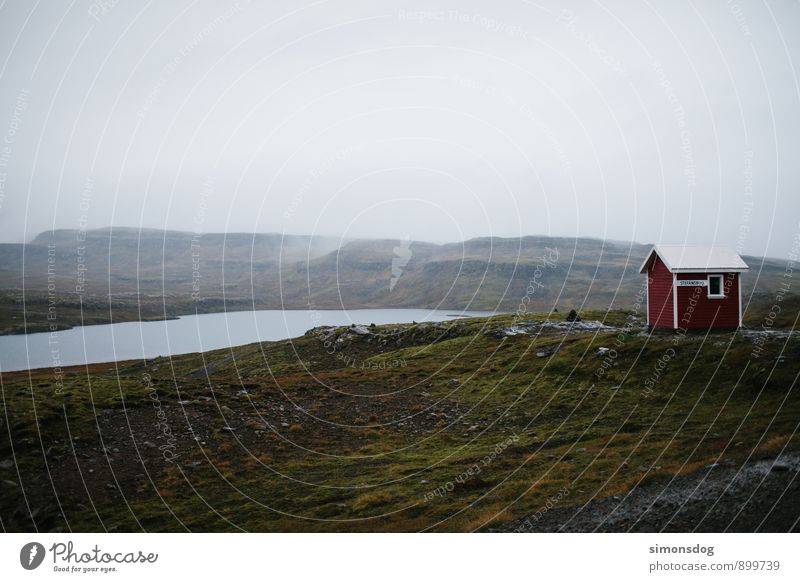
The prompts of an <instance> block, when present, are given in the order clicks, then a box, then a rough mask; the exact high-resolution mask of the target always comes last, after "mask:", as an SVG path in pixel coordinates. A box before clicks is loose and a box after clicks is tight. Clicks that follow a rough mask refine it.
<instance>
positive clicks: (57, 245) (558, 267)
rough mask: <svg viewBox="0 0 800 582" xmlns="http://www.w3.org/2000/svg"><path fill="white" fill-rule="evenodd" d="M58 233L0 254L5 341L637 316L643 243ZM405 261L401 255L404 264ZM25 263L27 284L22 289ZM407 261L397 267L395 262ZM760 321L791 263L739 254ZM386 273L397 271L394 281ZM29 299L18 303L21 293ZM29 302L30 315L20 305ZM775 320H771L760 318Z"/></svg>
mask: <svg viewBox="0 0 800 582" xmlns="http://www.w3.org/2000/svg"><path fill="white" fill-rule="evenodd" d="M83 238H84V236H83V234H81V233H78V232H76V231H55V232H53V233H46V234H42V235H40V236H38V237H37V238H36V239H35V240H34V241H32V242H31V243H30V244H27V245H0V332H2V333H19V332H23V331H24V330H25V329H26V327H25V325H24V324H23V322H24V321H25V320H26V319H27V329H28V330H41V329H47V328H48V325H49V323H50V322H49V321H48V320H47V317H46V316H47V313H48V306H49V305H50V304H51V302H52V301H54V302H55V305H56V307H57V319H56V320H55V324H56V325H57V326H58V327H61V328H63V327H69V326H73V325H79V324H80V323H81V322H83V323H107V322H110V321H130V320H136V319H150V318H164V317H174V316H177V315H182V314H187V313H195V312H196V311H198V312H201V313H203V312H211V311H224V310H241V309H254V308H255V309H280V308H286V309H306V308H307V307H308V305H309V304H311V305H313V306H314V307H315V308H317V309H355V308H376V307H429V308H434V307H439V308H443V309H463V308H467V309H474V310H495V309H496V310H500V311H515V310H516V309H517V308H518V307H519V305H520V303H521V302H522V301H525V302H526V309H528V310H541V311H549V310H550V309H552V308H554V307H555V308H559V309H561V310H569V309H570V308H573V307H578V308H597V309H609V308H617V309H632V308H633V307H634V303H635V302H636V296H637V293H639V292H640V290H641V288H642V285H643V279H642V276H641V275H639V273H638V267H639V265H640V264H641V262H642V260H643V259H644V256H645V255H646V253H647V252H648V250H649V248H650V247H649V245H641V244H636V243H620V242H613V241H602V240H597V239H568V238H555V237H542V236H529V237H523V238H514V239H502V238H479V239H472V240H469V241H465V242H463V243H453V244H444V245H436V244H431V243H423V242H416V241H411V242H403V241H398V240H352V241H343V243H342V244H341V246H340V241H338V240H336V239H331V238H325V237H303V236H286V237H281V236H280V235H275V234H259V235H252V234H228V235H222V234H207V235H202V236H194V235H192V234H191V233H183V232H173V231H156V230H143V231H139V230H136V229H114V230H113V231H109V230H108V229H105V230H95V231H88V232H87V233H85V239H86V240H81V239H83ZM401 255H402V256H401ZM23 256H24V273H25V276H24V281H23V276H22V274H23ZM399 259H403V260H399ZM746 259H747V261H748V263H749V264H750V265H751V268H752V271H751V273H749V274H748V275H747V276H746V277H745V279H744V293H745V302H746V303H749V300H750V295H751V293H753V292H754V291H755V293H756V297H755V299H756V300H755V302H754V304H753V308H752V309H751V310H750V313H749V315H750V317H751V318H753V317H754V318H755V319H759V318H761V317H762V312H763V310H764V309H765V308H769V307H770V306H771V305H772V304H773V302H774V296H775V294H776V292H777V290H778V289H779V284H780V282H781V281H782V279H781V278H782V277H783V275H784V272H785V268H786V265H784V264H782V263H781V262H779V261H776V260H772V259H760V258H755V257H747V258H746ZM393 265H394V267H395V272H393ZM23 287H24V289H25V292H24V293H23V291H22V289H23ZM23 303H24V304H25V311H24V313H23V311H22V305H23ZM768 312H769V311H768V310H767V312H766V313H768Z"/></svg>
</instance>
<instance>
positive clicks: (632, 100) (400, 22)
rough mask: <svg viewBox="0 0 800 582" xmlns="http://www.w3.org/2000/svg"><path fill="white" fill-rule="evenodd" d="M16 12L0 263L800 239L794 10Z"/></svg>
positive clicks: (10, 36)
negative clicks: (87, 253)
mask: <svg viewBox="0 0 800 582" xmlns="http://www.w3.org/2000/svg"><path fill="white" fill-rule="evenodd" d="M263 4H264V6H262V5H261V3H258V5H257V4H256V3H249V2H246V1H244V0H242V1H240V2H236V3H229V4H225V3H222V2H179V1H171V2H166V3H164V2H149V3H144V2H133V1H130V0H118V1H116V0H96V1H94V2H92V1H88V0H76V1H74V2H72V3H69V2H32V1H30V0H10V1H5V2H3V3H2V5H1V6H2V7H1V8H0V140H2V143H1V144H0V242H19V241H22V240H30V239H31V238H33V236H35V235H36V234H38V233H39V232H41V231H43V230H47V229H51V228H54V227H55V228H78V227H79V226H85V227H86V228H98V227H104V226H108V225H114V226H143V227H156V228H170V229H181V230H197V231H200V232H218V231H245V232H253V231H258V232H287V233H298V234H301V233H302V234H308V233H317V234H327V235H337V236H346V237H391V238H405V237H410V238H412V239H421V240H430V241H436V242H441V241H457V240H463V239H467V238H472V237H476V236H488V235H495V236H520V235H528V234H550V235H557V236H591V237H602V238H611V239H617V240H636V241H639V242H664V243H667V242H669V243H680V242H683V241H689V242H695V243H710V242H716V243H722V244H728V245H731V246H732V247H735V248H738V249H740V250H741V251H742V252H744V253H747V254H764V253H767V254H769V255H772V256H778V257H785V256H787V254H788V253H790V251H791V248H792V241H793V239H794V237H795V236H797V235H798V232H800V89H798V86H799V83H798V79H797V75H796V73H797V71H798V69H800V63H798V56H800V34H798V32H800V4H798V3H797V2H794V1H792V2H788V1H785V2H780V1H776V2H769V3H759V2H749V1H748V2H744V1H742V2H736V1H733V2H730V1H727V2H726V1H720V2H681V1H677V2H660V3H657V5H656V4H650V3H648V2H643V3H631V2H622V1H618V2H602V3H592V2H580V3H578V2H576V3H574V4H572V5H571V8H570V9H568V10H565V9H562V8H561V7H560V5H561V3H558V4H557V3H555V2H545V3H533V2H526V1H521V0H508V1H505V2H502V3H489V2H455V1H451V2H389V1H386V2H363V1H358V2H355V1H354V2H349V1H335V2H322V1H321V2H303V1H300V2H298V1H270V2H268V3H263Z"/></svg>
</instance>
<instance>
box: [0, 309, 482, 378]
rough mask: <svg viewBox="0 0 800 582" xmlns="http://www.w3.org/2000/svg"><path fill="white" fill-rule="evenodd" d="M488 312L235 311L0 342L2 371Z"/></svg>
mask: <svg viewBox="0 0 800 582" xmlns="http://www.w3.org/2000/svg"><path fill="white" fill-rule="evenodd" d="M461 315H468V316H470V315H488V314H487V313H485V312H477V311H468V312H461V311H458V310H455V311H432V310H429V309H353V310H348V311H280V310H265V311H237V312H230V313H207V314H202V315H185V316H182V317H180V318H179V319H172V320H169V321H145V322H138V321H136V322H129V323H114V324H111V325H87V326H85V327H76V328H73V329H68V330H64V331H57V332H55V333H52V334H51V333H32V334H28V335H7V336H0V371H3V372H11V371H14V370H27V369H35V368H49V367H54V366H75V365H79V364H93V363H98V362H111V361H114V360H133V359H144V358H155V357H156V356H167V355H176V354H187V353H191V352H202V351H206V350H215V349H219V348H226V347H231V346H240V345H244V344H249V343H253V342H257V341H272V340H281V339H286V338H290V337H297V336H301V335H303V334H304V333H305V332H306V331H308V330H309V329H311V328H312V327H316V326H318V325H350V324H351V323H355V324H370V323H376V324H382V323H410V322H412V321H417V322H422V321H445V320H450V319H454V318H456V317H458V316H461Z"/></svg>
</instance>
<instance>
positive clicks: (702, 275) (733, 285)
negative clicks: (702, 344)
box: [639, 245, 748, 329]
mask: <svg viewBox="0 0 800 582" xmlns="http://www.w3.org/2000/svg"><path fill="white" fill-rule="evenodd" d="M747 269H748V267H747V264H745V262H744V261H743V260H742V257H740V256H739V255H738V254H737V253H735V252H734V251H733V250H731V249H729V248H727V247H720V246H704V245H656V246H654V247H653V249H652V250H651V251H650V253H648V255H647V258H646V259H645V261H644V263H642V267H641V268H640V269H639V272H640V273H646V274H647V324H648V325H650V326H653V327H661V328H669V329H697V328H705V329H707V328H729V329H730V328H737V327H739V326H741V325H742V281H741V277H742V273H744V272H745V271H747Z"/></svg>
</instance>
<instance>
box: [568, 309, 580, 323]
mask: <svg viewBox="0 0 800 582" xmlns="http://www.w3.org/2000/svg"><path fill="white" fill-rule="evenodd" d="M580 320H581V316H580V315H578V312H577V311H575V310H574V309H570V310H569V313H568V314H567V321H580Z"/></svg>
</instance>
